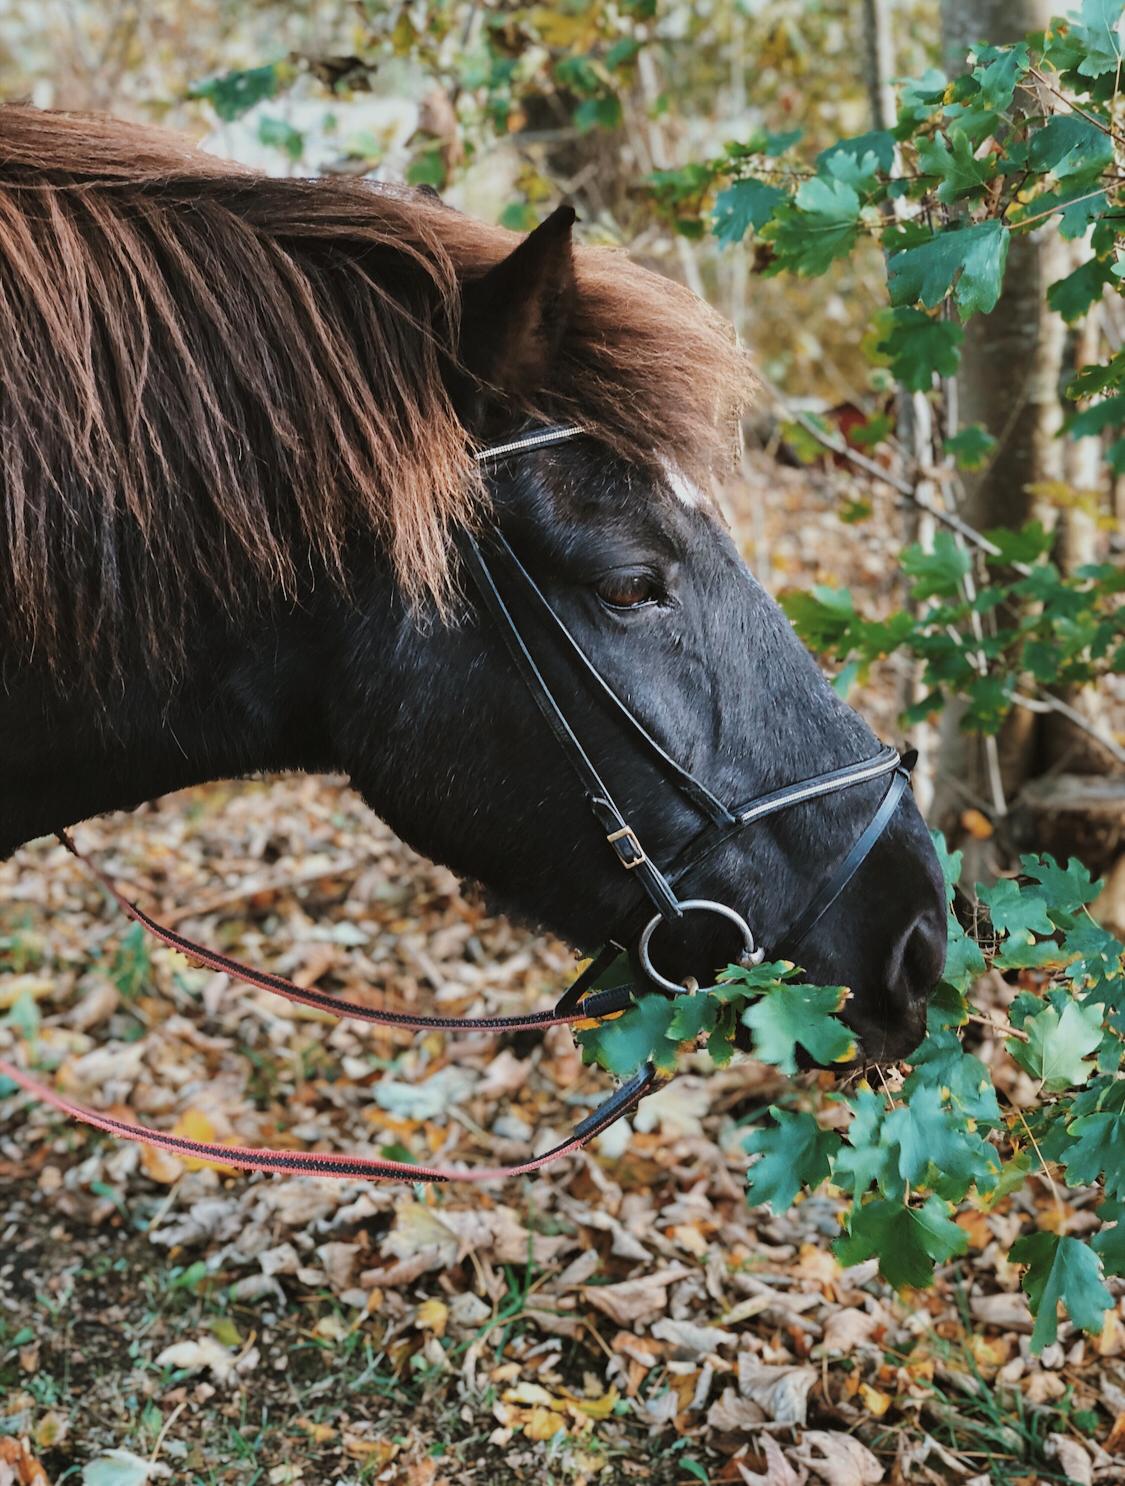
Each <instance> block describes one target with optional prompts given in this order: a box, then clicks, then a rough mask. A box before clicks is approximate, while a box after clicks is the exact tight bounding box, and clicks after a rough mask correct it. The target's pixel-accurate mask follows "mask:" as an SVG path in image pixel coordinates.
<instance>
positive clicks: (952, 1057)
mask: <svg viewBox="0 0 1125 1486" xmlns="http://www.w3.org/2000/svg"><path fill="white" fill-rule="evenodd" d="M909 1061H910V1064H911V1072H910V1076H909V1077H908V1078H907V1080H906V1082H905V1084H904V1085H903V1095H904V1097H905V1098H906V1100H907V1101H908V1102H909V1101H912V1100H913V1099H914V1097H915V1094H916V1092H917V1091H919V1090H921V1089H924V1088H935V1089H938V1090H939V1091H940V1092H942V1093H943V1094H945V1095H947V1096H948V1098H949V1100H950V1102H951V1103H952V1104H953V1105H955V1106H956V1108H957V1109H958V1110H960V1112H961V1113H962V1114H963V1115H964V1117H965V1118H966V1119H971V1120H975V1121H976V1122H977V1124H979V1125H993V1126H999V1124H1000V1122H1001V1121H1000V1106H999V1104H998V1103H997V1102H996V1091H995V1089H994V1088H993V1086H992V1076H991V1074H990V1073H989V1071H988V1069H987V1068H986V1067H985V1066H984V1064H983V1063H982V1062H981V1060H980V1059H979V1058H976V1057H974V1056H973V1054H972V1053H967V1052H966V1051H965V1049H964V1047H963V1046H962V1043H961V1039H960V1038H959V1037H958V1036H957V1035H956V1034H955V1033H954V1032H951V1031H948V1030H947V1029H940V1030H938V1031H934V1032H931V1033H930V1034H929V1035H928V1036H927V1038H926V1040H925V1042H923V1043H922V1044H921V1046H919V1047H916V1048H915V1049H914V1051H913V1052H912V1053H911V1054H910V1059H909Z"/></svg>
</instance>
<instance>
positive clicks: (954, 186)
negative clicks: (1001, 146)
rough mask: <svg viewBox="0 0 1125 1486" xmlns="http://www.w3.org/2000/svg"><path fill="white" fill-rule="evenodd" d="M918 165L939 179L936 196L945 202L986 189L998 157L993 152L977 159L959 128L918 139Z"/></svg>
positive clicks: (968, 141)
mask: <svg viewBox="0 0 1125 1486" xmlns="http://www.w3.org/2000/svg"><path fill="white" fill-rule="evenodd" d="M918 165H919V168H920V169H921V171H922V174H923V175H932V176H936V177H937V178H938V180H939V182H940V184H939V186H938V188H937V199H938V200H939V201H940V202H942V203H944V204H945V205H949V204H950V203H951V202H954V201H957V200H959V199H960V198H961V197H962V196H970V195H972V194H973V193H974V192H977V191H983V190H984V188H985V186H987V185H988V183H989V182H990V181H991V180H992V179H993V177H994V176H995V175H996V156H995V155H993V154H991V153H990V154H986V155H984V156H983V157H982V158H981V159H979V160H978V159H977V158H976V156H975V154H974V153H973V144H972V141H971V140H970V139H969V138H968V137H967V136H966V135H965V134H963V133H962V132H961V130H959V129H956V130H952V131H951V132H950V134H949V135H948V136H946V135H944V134H935V135H934V137H933V138H932V139H925V138H922V139H919V141H918Z"/></svg>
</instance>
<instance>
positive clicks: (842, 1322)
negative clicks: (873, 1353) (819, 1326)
mask: <svg viewBox="0 0 1125 1486" xmlns="http://www.w3.org/2000/svg"><path fill="white" fill-rule="evenodd" d="M878 1329H879V1318H878V1317H877V1316H872V1315H871V1314H870V1313H869V1312H867V1311H861V1310H859V1309H858V1308H857V1307H854V1306H849V1307H846V1308H845V1309H844V1310H840V1311H833V1312H832V1314H831V1315H830V1316H829V1317H828V1320H827V1321H826V1322H825V1324H824V1336H823V1337H822V1338H821V1341H820V1345H819V1347H818V1348H817V1351H818V1352H820V1351H823V1352H825V1353H826V1354H827V1355H828V1356H844V1357H847V1356H850V1354H851V1353H852V1352H854V1351H855V1349H856V1347H859V1346H862V1345H863V1343H864V1342H868V1341H870V1340H871V1337H872V1335H873V1334H874V1332H876V1331H877V1330H878Z"/></svg>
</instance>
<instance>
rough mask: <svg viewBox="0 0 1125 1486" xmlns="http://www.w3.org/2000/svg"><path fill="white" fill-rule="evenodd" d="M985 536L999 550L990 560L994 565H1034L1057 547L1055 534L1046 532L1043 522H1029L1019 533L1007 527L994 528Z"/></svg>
mask: <svg viewBox="0 0 1125 1486" xmlns="http://www.w3.org/2000/svg"><path fill="white" fill-rule="evenodd" d="M985 536H986V537H987V538H988V540H989V541H990V542H991V543H992V545H993V546H994V547H996V548H997V549H998V552H997V555H996V556H995V557H992V556H990V557H989V558H988V562H989V563H990V564H992V565H995V564H997V563H1000V564H1005V565H1007V564H1010V563H1014V562H1026V563H1032V562H1035V561H1036V560H1037V559H1038V558H1040V557H1043V556H1044V555H1045V554H1046V553H1047V552H1049V551H1050V550H1051V548H1052V547H1053V546H1054V545H1055V533H1054V532H1053V531H1047V530H1045V529H1044V526H1043V523H1042V522H1041V521H1027V522H1025V523H1024V525H1023V526H1021V527H1020V528H1019V530H1018V531H1013V530H1012V529H1011V527H1007V526H997V527H993V528H992V530H991V531H987V532H985Z"/></svg>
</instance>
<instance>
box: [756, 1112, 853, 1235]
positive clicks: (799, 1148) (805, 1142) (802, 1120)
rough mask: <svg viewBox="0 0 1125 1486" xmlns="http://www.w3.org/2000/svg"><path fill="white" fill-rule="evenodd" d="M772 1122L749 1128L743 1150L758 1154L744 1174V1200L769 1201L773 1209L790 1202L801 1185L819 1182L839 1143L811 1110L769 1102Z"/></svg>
mask: <svg viewBox="0 0 1125 1486" xmlns="http://www.w3.org/2000/svg"><path fill="white" fill-rule="evenodd" d="M770 1114H771V1115H772V1116H773V1118H774V1120H775V1121H776V1124H774V1125H771V1126H766V1127H765V1128H763V1129H761V1130H754V1131H752V1132H751V1134H750V1136H749V1138H748V1139H747V1141H746V1150H747V1151H748V1152H749V1153H750V1154H751V1155H756V1156H758V1157H759V1159H758V1160H757V1161H755V1162H754V1164H753V1165H752V1166H751V1167H750V1169H749V1171H748V1172H747V1176H746V1186H747V1200H748V1201H749V1202H750V1204H751V1205H752V1206H754V1207H758V1206H759V1205H761V1204H764V1203H769V1205H770V1206H771V1207H772V1208H773V1210H774V1212H775V1213H780V1212H784V1211H785V1209H786V1208H787V1207H790V1206H792V1203H793V1199H794V1198H795V1197H796V1195H797V1193H798V1192H799V1191H800V1190H801V1188H802V1187H808V1188H810V1189H811V1188H813V1187H816V1186H819V1184H820V1183H821V1182H822V1181H824V1179H825V1177H827V1176H828V1175H829V1173H830V1172H831V1170H832V1157H833V1156H834V1155H835V1153H836V1151H837V1150H838V1149H839V1147H840V1137H839V1136H838V1135H837V1134H836V1132H835V1131H834V1130H822V1129H821V1128H820V1126H819V1125H818V1124H817V1122H816V1120H815V1119H813V1117H812V1115H811V1114H805V1113H797V1114H794V1113H791V1112H790V1111H788V1110H784V1109H778V1108H777V1107H776V1106H771V1108H770Z"/></svg>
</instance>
